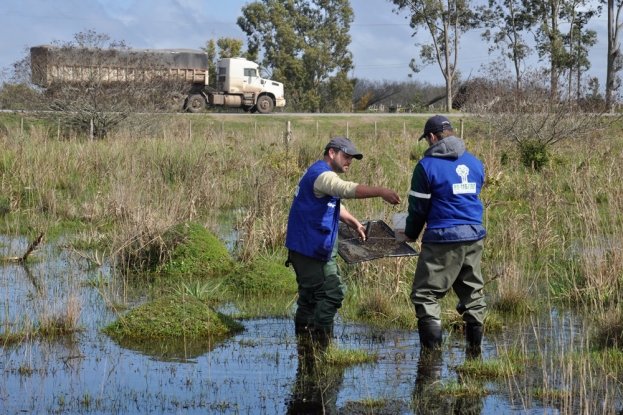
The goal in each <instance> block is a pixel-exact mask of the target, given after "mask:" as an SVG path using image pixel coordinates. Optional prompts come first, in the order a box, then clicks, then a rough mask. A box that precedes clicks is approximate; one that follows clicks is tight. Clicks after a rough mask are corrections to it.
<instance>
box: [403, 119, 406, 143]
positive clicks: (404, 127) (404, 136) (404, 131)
mask: <svg viewBox="0 0 623 415" xmlns="http://www.w3.org/2000/svg"><path fill="white" fill-rule="evenodd" d="M402 139H403V140H406V139H407V123H406V121H403V122H402Z"/></svg>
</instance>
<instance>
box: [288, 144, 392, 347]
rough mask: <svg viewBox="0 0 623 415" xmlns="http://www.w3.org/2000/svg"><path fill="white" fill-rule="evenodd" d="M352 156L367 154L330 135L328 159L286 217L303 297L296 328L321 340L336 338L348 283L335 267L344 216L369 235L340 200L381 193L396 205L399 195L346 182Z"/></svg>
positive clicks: (315, 168)
mask: <svg viewBox="0 0 623 415" xmlns="http://www.w3.org/2000/svg"><path fill="white" fill-rule="evenodd" d="M353 158H355V159H357V160H361V159H362V158H363V155H362V154H361V153H360V152H359V151H358V150H357V149H356V148H355V145H354V144H353V143H352V142H351V141H350V140H349V139H348V138H345V137H336V138H334V139H332V140H331V141H330V142H329V143H328V144H327V145H326V147H325V151H324V157H323V159H322V160H318V161H317V162H315V163H314V164H312V165H311V166H310V167H309V168H308V169H307V171H306V172H305V173H304V174H303V177H302V178H301V180H300V181H299V184H298V186H297V187H296V190H295V192H294V201H293V202H292V207H291V209H290V214H289V216H288V230H287V234H286V247H287V248H288V261H287V262H286V265H287V264H290V263H291V264H292V265H293V266H294V271H295V272H296V282H297V283H298V291H299V298H298V301H297V305H298V307H297V310H296V316H295V320H294V322H295V332H296V333H297V334H303V333H306V332H313V333H314V334H315V336H316V337H317V338H318V339H325V340H327V339H330V338H331V337H332V336H333V319H334V317H335V314H336V313H337V310H338V309H339V308H340V307H341V306H342V301H343V300H344V294H345V287H344V285H343V283H342V277H341V276H340V273H339V270H338V267H337V261H336V256H337V233H338V223H339V221H340V220H341V221H342V222H344V223H345V224H347V225H348V226H350V227H351V228H353V229H356V230H357V232H358V233H359V235H360V236H361V237H362V239H365V227H364V226H363V225H362V224H361V223H360V222H359V221H358V220H357V219H356V218H355V217H354V216H353V215H351V214H350V213H349V212H348V211H347V210H346V209H345V208H344V207H342V206H341V205H340V200H341V199H363V198H370V197H382V198H383V199H384V200H385V201H386V202H388V203H391V204H393V205H395V204H398V203H400V196H398V194H397V193H396V192H395V191H393V190H391V189H387V188H383V187H371V186H364V185H361V184H357V183H353V182H348V181H344V180H342V179H340V178H339V176H338V174H340V173H345V172H347V171H348V168H349V167H350V164H351V163H352V161H353Z"/></svg>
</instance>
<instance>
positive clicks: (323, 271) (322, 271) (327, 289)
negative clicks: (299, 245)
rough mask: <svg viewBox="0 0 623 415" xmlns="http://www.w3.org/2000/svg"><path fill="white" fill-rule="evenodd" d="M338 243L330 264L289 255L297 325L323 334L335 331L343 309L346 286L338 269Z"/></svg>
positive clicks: (294, 254)
mask: <svg viewBox="0 0 623 415" xmlns="http://www.w3.org/2000/svg"><path fill="white" fill-rule="evenodd" d="M336 255H337V241H336V242H335V246H334V248H333V253H332V254H331V260H330V261H329V262H324V261H320V260H318V259H315V258H311V257H308V256H307V255H303V254H300V253H298V252H296V251H290V252H289V257H288V258H289V261H290V262H291V263H292V265H293V266H294V272H295V273H296V282H297V283H298V289H299V298H298V301H297V305H298V308H297V309H296V317H295V321H296V323H297V324H301V325H312V324H313V326H314V328H315V329H318V330H323V329H330V328H331V327H333V319H334V318H335V315H336V314H337V310H338V308H340V307H341V306H342V301H343V300H344V295H345V293H346V286H345V285H344V284H343V283H342V276H341V275H340V271H339V269H338V267H337V261H336Z"/></svg>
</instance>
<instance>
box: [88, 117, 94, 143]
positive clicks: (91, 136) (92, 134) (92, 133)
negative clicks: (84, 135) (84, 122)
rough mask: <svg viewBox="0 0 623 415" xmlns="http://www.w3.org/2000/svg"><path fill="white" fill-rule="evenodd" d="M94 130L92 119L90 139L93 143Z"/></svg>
mask: <svg viewBox="0 0 623 415" xmlns="http://www.w3.org/2000/svg"><path fill="white" fill-rule="evenodd" d="M93 130H94V128H93V118H91V128H90V131H89V138H90V139H91V141H93V137H94V131H93Z"/></svg>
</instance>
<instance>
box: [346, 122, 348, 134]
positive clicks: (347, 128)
mask: <svg viewBox="0 0 623 415" xmlns="http://www.w3.org/2000/svg"><path fill="white" fill-rule="evenodd" d="M346 138H348V121H346Z"/></svg>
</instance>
